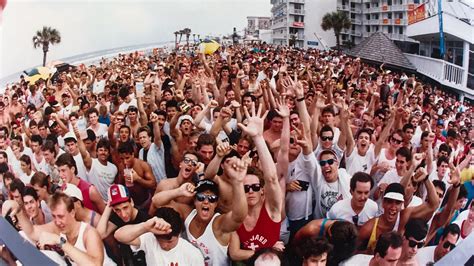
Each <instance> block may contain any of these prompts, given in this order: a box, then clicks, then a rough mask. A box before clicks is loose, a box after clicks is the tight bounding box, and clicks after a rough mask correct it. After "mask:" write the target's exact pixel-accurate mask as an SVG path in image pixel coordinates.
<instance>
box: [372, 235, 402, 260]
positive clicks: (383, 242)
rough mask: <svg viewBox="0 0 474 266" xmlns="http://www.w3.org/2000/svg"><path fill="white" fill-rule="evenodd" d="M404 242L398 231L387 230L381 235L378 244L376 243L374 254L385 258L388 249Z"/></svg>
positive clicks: (397, 246) (399, 245)
mask: <svg viewBox="0 0 474 266" xmlns="http://www.w3.org/2000/svg"><path fill="white" fill-rule="evenodd" d="M402 244H403V239H402V236H401V235H400V233H398V232H393V231H391V232H386V233H383V234H381V235H380V236H379V239H378V240H377V244H376V245H375V250H374V255H377V253H378V254H379V255H380V257H382V258H384V257H385V255H387V250H388V249H389V248H390V247H391V248H394V249H395V248H399V247H401V246H402Z"/></svg>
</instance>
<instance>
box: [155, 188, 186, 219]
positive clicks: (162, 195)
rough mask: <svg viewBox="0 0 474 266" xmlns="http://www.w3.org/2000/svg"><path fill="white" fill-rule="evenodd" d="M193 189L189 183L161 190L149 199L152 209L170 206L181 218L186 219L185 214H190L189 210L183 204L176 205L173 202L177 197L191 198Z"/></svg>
mask: <svg viewBox="0 0 474 266" xmlns="http://www.w3.org/2000/svg"><path fill="white" fill-rule="evenodd" d="M194 190H195V187H194V186H193V185H192V184H191V183H184V184H182V185H181V186H180V187H178V188H175V189H171V190H163V191H160V192H158V193H156V194H155V195H154V196H153V198H152V199H151V201H152V205H153V207H154V208H159V207H162V206H166V205H171V206H172V207H173V208H174V209H175V210H176V211H177V212H179V214H180V215H181V218H186V217H187V214H189V213H190V212H191V208H190V207H189V206H187V205H185V204H178V203H175V202H173V201H174V200H175V199H176V198H179V197H193V196H194V194H195V192H194Z"/></svg>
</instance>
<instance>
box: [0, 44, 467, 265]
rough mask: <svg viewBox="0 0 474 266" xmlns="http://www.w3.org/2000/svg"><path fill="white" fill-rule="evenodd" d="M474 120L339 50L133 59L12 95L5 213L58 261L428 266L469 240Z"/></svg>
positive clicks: (4, 105)
mask: <svg viewBox="0 0 474 266" xmlns="http://www.w3.org/2000/svg"><path fill="white" fill-rule="evenodd" d="M473 119H474V115H473V112H472V106H471V105H470V104H469V103H468V102H461V101H459V100H458V99H456V98H455V97H454V96H452V95H448V94H447V93H445V91H443V90H442V89H441V88H438V87H436V86H434V85H431V84H429V83H426V82H423V81H421V80H420V79H419V77H416V76H415V75H412V74H410V73H405V72H402V71H400V70H398V71H395V70H392V71H390V70H386V69H384V67H383V65H382V66H375V65H369V64H367V63H364V62H363V61H361V60H360V59H359V58H352V57H349V56H347V55H345V54H343V53H342V52H339V51H319V50H315V49H297V48H291V47H285V46H271V45H267V44H265V43H263V44H255V45H245V46H244V45H234V46H229V47H221V48H220V49H219V50H218V51H216V52H215V53H213V54H203V53H199V52H198V51H190V50H187V51H186V50H178V51H175V52H165V51H164V50H161V49H155V50H153V52H151V53H150V54H144V53H139V52H133V53H130V54H120V55H118V56H117V57H114V58H110V59H103V60H101V61H100V63H98V64H96V65H89V66H86V65H84V64H81V65H79V66H77V67H74V68H70V69H69V70H66V71H63V72H61V73H58V74H56V75H55V76H54V77H51V78H49V79H47V80H42V79H41V80H39V81H37V82H35V83H32V82H28V81H27V78H25V77H20V80H19V81H18V82H17V83H14V84H10V85H8V86H7V87H6V89H5V93H4V94H3V95H2V97H1V101H0V122H1V123H0V124H1V127H0V175H1V183H0V186H1V190H2V193H1V195H0V199H1V204H2V216H3V217H4V218H5V219H6V220H8V221H9V222H10V223H11V225H12V226H14V227H15V229H16V230H17V231H18V233H19V234H20V235H21V237H23V238H24V239H26V240H27V241H28V242H30V243H31V244H32V245H34V246H36V247H37V248H38V249H39V250H40V251H41V252H42V253H43V254H45V255H46V256H48V257H49V258H50V259H52V260H53V261H54V262H56V263H58V264H60V265H166V266H171V265H173V266H175V265H209V266H210V265H219V266H220V265H427V264H430V263H434V262H437V261H439V260H440V259H441V258H443V257H444V256H446V255H447V254H449V253H450V252H452V251H453V249H454V248H455V247H456V245H458V244H459V243H461V242H462V241H463V240H464V239H466V238H467V237H468V236H469V234H470V233H471V232H472V231H473V228H474V203H472V201H471V200H472V198H473V197H474V181H473V177H474V158H473V155H474V143H473V140H474V128H473V124H472V123H473ZM14 253H15V252H14V251H13V250H10V249H9V247H8V246H5V245H2V246H0V254H1V258H2V260H3V263H7V264H10V265H16V263H15V261H16V259H17V258H16V256H15V254H14ZM0 264H2V263H0Z"/></svg>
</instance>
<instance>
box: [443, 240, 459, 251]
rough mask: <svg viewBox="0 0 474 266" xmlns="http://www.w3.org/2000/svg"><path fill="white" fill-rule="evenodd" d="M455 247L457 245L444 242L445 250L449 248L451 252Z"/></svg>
mask: <svg viewBox="0 0 474 266" xmlns="http://www.w3.org/2000/svg"><path fill="white" fill-rule="evenodd" d="M455 247H456V245H455V244H452V243H450V242H448V241H446V242H444V244H443V248H445V249H448V248H449V249H450V250H453V249H454V248H455Z"/></svg>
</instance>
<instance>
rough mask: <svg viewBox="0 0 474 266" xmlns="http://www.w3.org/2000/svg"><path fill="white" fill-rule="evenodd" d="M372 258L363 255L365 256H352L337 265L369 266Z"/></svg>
mask: <svg viewBox="0 0 474 266" xmlns="http://www.w3.org/2000/svg"><path fill="white" fill-rule="evenodd" d="M373 257H374V256H371V255H365V254H357V255H354V256H352V257H350V258H348V259H347V260H345V261H343V262H341V263H339V266H359V265H369V263H370V260H371V259H372V258H373Z"/></svg>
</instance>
